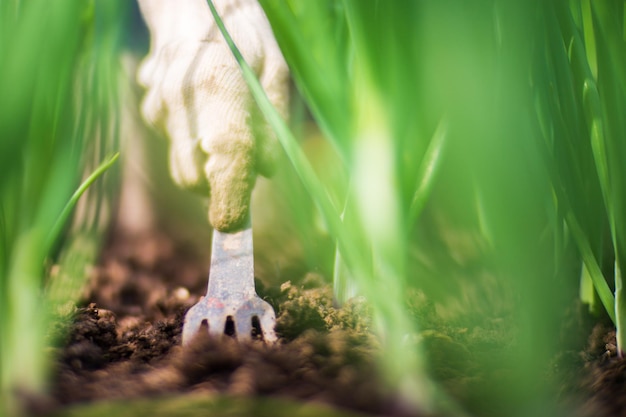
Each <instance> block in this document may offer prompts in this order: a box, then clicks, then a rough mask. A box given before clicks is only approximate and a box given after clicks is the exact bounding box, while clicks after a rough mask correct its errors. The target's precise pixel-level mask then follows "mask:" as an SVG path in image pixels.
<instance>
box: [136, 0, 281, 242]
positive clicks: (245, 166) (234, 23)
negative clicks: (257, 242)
mask: <svg viewBox="0 0 626 417" xmlns="http://www.w3.org/2000/svg"><path fill="white" fill-rule="evenodd" d="M214 3H215V6H216V8H217V10H218V12H219V14H220V16H221V17H222V19H223V21H224V24H225V25H226V28H227V29H228V31H229V32H230V34H231V36H232V37H233V40H234V41H235V43H236V45H237V46H238V48H239V49H240V51H241V53H242V55H243V56H244V58H245V59H246V61H247V62H248V64H249V65H250V66H251V67H252V69H253V70H254V71H255V72H256V74H257V76H258V77H259V80H260V81H261V84H262V86H263V87H264V88H265V90H266V92H267V94H268V96H269V98H270V100H271V101H272V103H273V104H274V105H275V106H276V107H277V109H278V110H279V111H280V112H281V113H282V115H283V116H286V113H287V104H288V69H287V65H286V63H285V61H284V59H283V57H282V55H281V53H280V50H279V48H278V45H277V44H276V41H275V39H274V35H273V33H272V30H271V28H270V25H269V22H268V21H267V18H266V17H265V14H264V12H263V10H262V8H261V7H260V5H259V4H258V3H257V1H256V0H214ZM139 6H140V8H141V12H142V14H143V16H144V20H145V21H146V23H147V25H148V29H149V31H150V34H151V46H150V53H149V55H148V57H147V58H146V59H145V61H144V62H143V64H142V66H141V68H140V70H139V82H140V84H142V85H143V86H144V87H146V89H147V93H146V97H145V99H144V101H143V105H142V113H143V115H144V117H145V118H146V120H147V121H148V122H149V123H151V124H153V125H154V126H156V127H157V128H158V129H160V130H162V131H163V132H164V133H165V134H166V136H167V137H168V138H169V140H170V151H169V164H170V172H171V175H172V177H173V179H174V180H175V182H176V183H177V184H179V185H180V186H182V187H184V188H189V189H193V190H195V191H198V192H201V193H205V194H206V195H207V196H208V195H209V194H210V203H209V221H210V222H211V224H212V225H213V227H214V228H216V229H218V230H220V231H233V230H236V229H238V228H239V227H241V226H242V225H243V223H244V222H245V220H246V218H247V216H248V212H249V206H250V195H251V192H252V189H253V187H254V184H255V180H256V176H257V174H261V175H263V176H269V175H271V173H272V170H273V167H274V164H275V161H276V159H277V152H278V144H277V141H276V139H275V137H274V136H273V135H272V134H271V133H270V130H269V128H268V127H267V126H266V125H265V123H264V122H263V120H262V116H261V115H260V114H259V111H258V110H257V109H256V104H255V103H254V100H253V99H252V97H251V95H250V92H249V90H248V87H247V85H246V83H245V81H244V79H243V77H242V75H241V71H240V69H239V66H238V64H237V62H236V61H235V59H234V57H233V56H232V53H231V51H230V50H229V49H228V46H227V44H226V42H225V41H224V39H223V37H222V34H221V33H220V31H219V29H218V28H217V25H216V24H215V21H214V19H213V16H212V15H211V12H210V10H209V7H208V5H207V4H206V1H205V0H183V1H173V0H139Z"/></svg>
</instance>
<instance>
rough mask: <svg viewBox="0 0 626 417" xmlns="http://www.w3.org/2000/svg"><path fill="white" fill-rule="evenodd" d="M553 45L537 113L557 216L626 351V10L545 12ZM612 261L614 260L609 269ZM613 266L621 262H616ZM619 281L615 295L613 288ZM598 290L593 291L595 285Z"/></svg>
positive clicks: (609, 6) (618, 6) (616, 5)
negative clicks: (625, 164) (625, 289)
mask: <svg viewBox="0 0 626 417" xmlns="http://www.w3.org/2000/svg"><path fill="white" fill-rule="evenodd" d="M544 7H545V9H544V10H545V16H546V17H545V18H546V21H547V22H546V25H545V27H546V28H548V29H547V30H549V31H551V33H550V36H549V38H548V39H549V40H550V43H548V44H546V45H545V49H542V48H539V49H540V50H543V53H544V55H543V56H542V57H541V58H543V59H542V60H541V61H539V62H542V63H543V65H545V68H542V69H541V70H539V71H537V72H536V74H541V75H542V76H543V77H537V78H536V81H537V82H538V85H537V91H538V94H541V95H543V96H542V97H541V98H538V102H540V103H542V104H543V107H542V108H538V112H539V114H540V119H541V124H542V132H543V137H544V139H545V143H546V146H547V148H548V152H547V153H548V154H549V155H550V156H549V160H548V161H547V164H548V166H551V167H552V172H551V178H552V184H553V187H554V191H555V196H556V201H557V206H558V211H559V213H560V217H561V218H562V219H564V221H565V224H566V225H567V228H568V230H569V232H571V236H572V239H573V240H574V241H575V243H576V245H577V247H578V249H579V251H580V254H581V257H582V260H583V262H584V271H583V272H584V273H583V276H582V280H583V282H582V284H581V289H582V293H581V297H582V298H583V300H584V301H586V302H588V303H591V304H593V303H595V299H596V298H595V297H598V298H599V300H600V302H601V303H602V305H603V306H604V309H605V310H606V312H607V314H608V315H609V316H610V317H611V319H612V320H613V321H614V322H615V324H616V327H617V333H618V336H617V339H618V346H619V347H618V351H619V352H620V354H622V351H623V349H624V346H625V343H626V336H625V335H626V328H624V326H625V323H626V313H625V310H626V308H625V301H624V295H623V280H622V276H621V271H622V268H623V265H624V264H623V261H624V254H623V249H622V248H623V245H624V243H625V242H624V239H625V237H624V236H625V235H624V233H625V229H624V214H623V213H624V209H625V208H626V207H625V205H624V204H625V203H624V201H625V200H624V197H625V196H624V183H623V180H622V178H623V176H624V170H623V158H624V157H626V153H625V152H626V147H625V145H624V140H623V139H624V135H625V134H626V123H625V122H624V118H623V114H624V111H625V110H626V90H625V87H626V75H625V73H624V68H626V49H625V48H626V42H625V38H624V33H625V32H624V30H625V28H624V21H623V16H624V4H623V3H620V2H610V1H594V2H590V1H588V0H580V1H573V2H569V4H567V3H565V2H563V3H559V2H557V3H554V4H548V5H545V6H544ZM607 259H609V260H611V261H610V262H609V264H607ZM612 260H614V261H612ZM611 278H614V286H613V288H614V292H613V290H612V289H611V288H610V286H609V281H610V279H611ZM589 283H591V284H592V285H589Z"/></svg>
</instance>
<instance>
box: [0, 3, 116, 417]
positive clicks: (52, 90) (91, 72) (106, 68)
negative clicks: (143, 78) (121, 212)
mask: <svg viewBox="0 0 626 417" xmlns="http://www.w3.org/2000/svg"><path fill="white" fill-rule="evenodd" d="M123 23H124V5H123V4H122V3H121V2H103V1H83V0H63V1H60V2H47V1H39V0H29V1H19V0H8V1H2V2H0V91H2V95H1V97H0V136H1V137H2V139H1V140H0V414H2V415H9V416H10V415H17V414H19V413H20V401H19V397H20V396H24V397H28V396H31V395H37V394H41V393H42V392H44V389H45V385H46V376H47V372H48V370H49V365H50V357H49V356H48V354H47V352H48V350H47V349H45V348H46V347H48V346H50V343H51V341H49V340H47V338H48V336H49V335H50V330H51V329H50V326H51V325H52V323H53V319H52V317H53V316H55V315H57V316H58V314H59V312H60V308H61V307H63V306H65V305H66V303H67V302H68V301H71V300H76V298H77V296H78V295H79V294H80V288H81V287H82V285H83V284H84V283H85V280H86V278H87V276H88V273H87V271H86V269H85V268H86V267H87V266H89V265H91V264H93V261H94V259H95V257H96V256H97V254H98V251H99V244H100V240H101V238H102V237H103V232H104V228H103V226H104V225H105V224H106V221H107V218H108V213H107V212H106V208H107V207H108V206H107V204H104V199H106V198H107V197H110V194H111V193H110V192H108V193H107V192H106V190H111V187H112V183H114V179H115V176H113V177H111V178H108V181H107V182H108V183H107V182H103V181H97V182H96V179H97V177H98V176H99V175H101V174H102V173H103V172H104V171H105V170H107V168H108V167H110V166H111V165H112V164H113V163H114V161H115V159H116V158H117V156H116V155H115V151H116V150H117V144H116V140H117V132H118V126H117V121H118V117H117V113H118V110H119V105H118V98H117V94H118V86H117V80H118V76H119V70H120V68H119V66H118V63H119V56H118V53H117V50H118V49H119V48H118V46H119V41H120V30H121V28H122V27H123ZM92 184H93V185H92ZM90 185H92V187H91V190H90V191H89V192H88V195H85V196H83V198H82V199H81V201H80V207H79V213H80V214H79V215H77V216H76V217H74V220H73V221H70V218H71V215H72V213H73V211H74V210H73V209H74V207H75V205H76V203H77V202H78V199H79V197H80V196H81V194H82V193H83V192H85V190H86V189H87V187H89V186H90ZM52 265H57V266H56V267H55V268H54V269H53V270H51V268H50V267H51V266H52Z"/></svg>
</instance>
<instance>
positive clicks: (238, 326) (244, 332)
mask: <svg viewBox="0 0 626 417" xmlns="http://www.w3.org/2000/svg"><path fill="white" fill-rule="evenodd" d="M235 332H236V334H237V340H241V341H243V342H248V341H250V340H252V317H248V319H247V320H246V319H245V318H244V319H239V317H237V318H236V319H235Z"/></svg>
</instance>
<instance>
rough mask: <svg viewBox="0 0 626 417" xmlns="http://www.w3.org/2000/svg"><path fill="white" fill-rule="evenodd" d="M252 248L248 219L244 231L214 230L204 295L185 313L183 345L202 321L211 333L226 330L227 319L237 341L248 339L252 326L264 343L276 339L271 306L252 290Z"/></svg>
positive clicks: (250, 336)
mask: <svg viewBox="0 0 626 417" xmlns="http://www.w3.org/2000/svg"><path fill="white" fill-rule="evenodd" d="M252 249H253V246H252V223H251V221H250V219H248V221H247V222H246V226H245V227H244V229H243V230H241V231H238V232H235V233H223V232H220V231H218V230H214V231H213V243H212V250H211V270H210V271H209V285H208V290H207V294H206V296H205V297H202V298H201V299H200V301H199V302H198V303H197V304H195V305H194V306H193V307H191V308H190V309H189V311H188V312H187V314H186V315H185V323H184V325H183V345H185V344H188V343H189V342H190V341H191V339H193V337H194V336H195V335H196V334H198V332H199V331H200V329H201V328H202V327H203V325H205V324H206V325H207V326H208V332H209V334H210V335H211V336H221V335H223V334H225V333H227V331H228V327H227V325H228V324H229V323H228V322H229V321H231V322H232V323H233V324H234V332H235V337H236V338H237V339H238V340H241V341H248V340H251V339H252V331H253V329H255V330H256V331H257V332H258V331H259V330H260V333H261V335H262V337H263V340H264V341H265V342H267V343H273V342H275V341H276V334H275V333H274V326H275V324H276V315H275V314H274V309H273V308H272V306H271V305H269V304H268V303H267V302H265V301H263V300H262V299H261V298H260V297H259V296H258V295H257V294H256V291H255V289H254V255H253V253H252ZM259 327H260V329H259Z"/></svg>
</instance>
